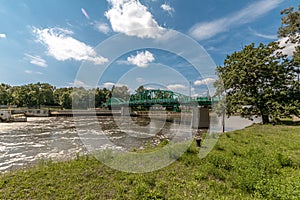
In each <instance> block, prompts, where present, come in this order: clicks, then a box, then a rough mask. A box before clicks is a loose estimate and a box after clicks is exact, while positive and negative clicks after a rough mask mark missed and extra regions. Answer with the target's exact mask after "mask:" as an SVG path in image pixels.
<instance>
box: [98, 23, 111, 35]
mask: <svg viewBox="0 0 300 200" xmlns="http://www.w3.org/2000/svg"><path fill="white" fill-rule="evenodd" d="M95 27H96V29H97V30H98V31H100V32H101V33H104V34H107V33H109V32H110V28H109V26H108V24H107V23H96V24H95Z"/></svg>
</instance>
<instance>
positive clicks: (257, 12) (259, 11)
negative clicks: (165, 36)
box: [189, 0, 283, 40]
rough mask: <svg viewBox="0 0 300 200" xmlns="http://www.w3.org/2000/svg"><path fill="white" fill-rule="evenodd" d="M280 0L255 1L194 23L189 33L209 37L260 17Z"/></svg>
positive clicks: (203, 37)
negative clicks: (212, 18) (217, 17)
mask: <svg viewBox="0 0 300 200" xmlns="http://www.w3.org/2000/svg"><path fill="white" fill-rule="evenodd" d="M282 2H283V0H261V1H258V2H257V1H256V2H255V3H253V4H250V5H249V6H248V7H246V8H244V9H242V10H240V11H238V12H236V13H233V14H232V15H230V16H226V17H224V18H220V19H217V20H214V21H211V22H202V23H198V24H196V25H194V26H193V27H192V28H191V29H190V31H189V32H190V35H191V36H192V37H194V38H196V39H198V40H205V39H209V38H211V37H214V36H215V35H217V34H219V33H222V32H226V31H228V30H229V29H230V28H232V27H235V26H238V25H242V24H246V23H249V22H251V21H253V20H255V19H257V18H259V17H261V16H262V15H264V14H266V13H268V12H269V11H271V10H273V9H274V8H276V7H278V6H279V5H280V4H281V3H282Z"/></svg>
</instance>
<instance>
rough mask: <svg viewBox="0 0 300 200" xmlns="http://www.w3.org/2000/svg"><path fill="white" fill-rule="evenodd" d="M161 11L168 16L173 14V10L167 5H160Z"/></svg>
mask: <svg viewBox="0 0 300 200" xmlns="http://www.w3.org/2000/svg"><path fill="white" fill-rule="evenodd" d="M160 7H161V9H163V10H164V11H167V12H168V13H169V14H172V12H175V9H174V8H172V7H171V6H170V5H168V4H162V5H161V6H160Z"/></svg>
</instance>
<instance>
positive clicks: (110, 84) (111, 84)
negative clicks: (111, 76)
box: [103, 82, 115, 89]
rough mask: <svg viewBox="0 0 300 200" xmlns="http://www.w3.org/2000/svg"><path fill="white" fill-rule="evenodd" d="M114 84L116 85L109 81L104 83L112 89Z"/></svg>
mask: <svg viewBox="0 0 300 200" xmlns="http://www.w3.org/2000/svg"><path fill="white" fill-rule="evenodd" d="M114 85H115V83H112V82H107V83H104V84H103V86H104V87H105V88H107V89H111V88H112V87H113V86H114Z"/></svg>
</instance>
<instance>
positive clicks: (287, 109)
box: [215, 42, 297, 123]
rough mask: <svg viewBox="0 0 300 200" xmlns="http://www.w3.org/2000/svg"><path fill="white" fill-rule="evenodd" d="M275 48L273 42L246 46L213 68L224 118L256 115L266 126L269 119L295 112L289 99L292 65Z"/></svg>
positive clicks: (292, 82)
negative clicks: (222, 64)
mask: <svg viewBox="0 0 300 200" xmlns="http://www.w3.org/2000/svg"><path fill="white" fill-rule="evenodd" d="M278 49H280V47H279V46H278V43H276V42H273V43H270V44H268V45H264V44H259V45H258V46H257V47H255V45H254V44H250V45H248V46H245V47H244V48H243V49H242V50H241V51H239V52H234V53H233V54H232V55H228V56H227V58H226V59H225V61H224V66H219V67H217V75H218V77H219V80H217V81H216V83H215V86H216V89H217V93H216V94H217V95H225V96H226V104H225V105H226V113H227V115H228V116H230V115H232V114H235V113H240V114H241V115H242V116H244V117H251V116H253V115H259V116H262V118H263V123H268V122H269V117H271V118H272V119H274V120H276V119H278V118H280V117H283V116H289V115H290V114H292V113H294V112H295V111H296V110H297V109H296V106H295V105H294V102H293V100H292V99H291V98H290V97H289V95H290V92H291V90H293V87H292V86H293V85H294V81H295V73H294V71H293V66H292V65H291V62H290V61H289V60H288V58H287V56H285V55H282V54H281V53H280V52H279V51H278Z"/></svg>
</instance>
